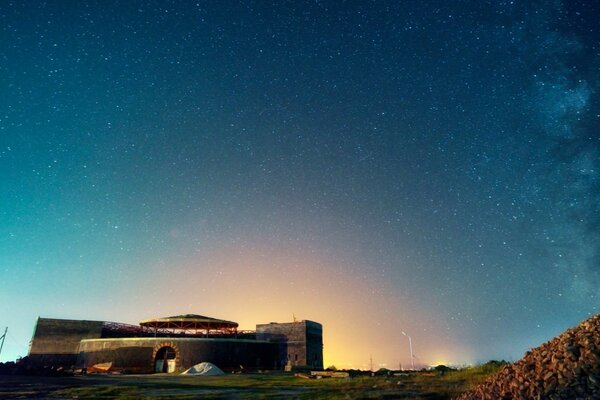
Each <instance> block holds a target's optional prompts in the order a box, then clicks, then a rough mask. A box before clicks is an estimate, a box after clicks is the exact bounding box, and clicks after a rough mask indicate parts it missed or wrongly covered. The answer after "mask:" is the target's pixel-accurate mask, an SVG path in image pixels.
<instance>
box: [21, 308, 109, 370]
mask: <svg viewBox="0 0 600 400" xmlns="http://www.w3.org/2000/svg"><path fill="white" fill-rule="evenodd" d="M102 327H103V322H101V321H78V320H68V319H53V318H38V321H37V324H36V327H35V332H34V334H33V338H32V340H31V348H30V350H29V361H30V362H31V363H32V364H33V365H38V366H46V365H47V366H55V367H66V368H68V367H71V366H73V365H75V363H76V360H77V353H78V350H79V342H80V341H81V340H82V339H90V338H100V337H101V336H102Z"/></svg>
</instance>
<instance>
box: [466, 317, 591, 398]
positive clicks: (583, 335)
mask: <svg viewBox="0 0 600 400" xmlns="http://www.w3.org/2000/svg"><path fill="white" fill-rule="evenodd" d="M476 399H477V400H483V399H486V400H487V399H490V400H491V399H549V400H556V399H585V400H592V399H600V314H598V315H596V316H594V317H592V318H590V319H588V320H586V321H584V322H582V323H581V324H579V325H578V326H576V327H575V328H572V329H569V330H567V331H565V332H564V333H563V334H561V335H560V336H558V337H555V338H554V339H552V340H550V341H549V342H546V343H544V344H543V345H541V346H540V347H537V348H535V349H533V350H531V351H528V352H527V353H526V354H525V357H523V358H522V359H521V360H519V361H518V362H516V363H514V364H511V365H507V366H505V367H504V368H503V369H501V370H500V371H499V372H498V373H497V374H496V375H494V376H492V377H490V378H488V379H487V380H486V381H485V382H484V383H482V384H481V385H479V386H477V387H476V388H475V389H473V390H471V391H469V392H467V393H463V394H462V395H461V396H459V397H458V398H457V400H476Z"/></svg>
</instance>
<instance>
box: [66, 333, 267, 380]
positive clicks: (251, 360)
mask: <svg viewBox="0 0 600 400" xmlns="http://www.w3.org/2000/svg"><path fill="white" fill-rule="evenodd" d="M163 347H171V348H172V349H174V350H175V353H176V357H175V368H176V370H177V371H181V370H184V369H187V368H190V367H192V366H194V365H196V364H198V363H200V362H204V361H207V362H211V363H213V364H215V365H216V366H218V367H219V368H221V369H224V370H227V369H236V370H239V369H240V368H243V369H245V370H256V369H273V368H274V365H275V363H276V359H277V352H278V345H277V344H276V343H270V342H267V341H259V340H243V339H210V338H177V337H171V338H118V339H90V340H82V341H81V345H80V347H79V358H78V361H77V367H79V368H91V367H93V366H94V365H97V364H104V363H109V362H110V363H112V365H111V369H112V370H117V371H124V372H137V373H152V372H155V366H156V364H155V361H156V354H157V353H158V351H159V350H160V349H161V348H163Z"/></svg>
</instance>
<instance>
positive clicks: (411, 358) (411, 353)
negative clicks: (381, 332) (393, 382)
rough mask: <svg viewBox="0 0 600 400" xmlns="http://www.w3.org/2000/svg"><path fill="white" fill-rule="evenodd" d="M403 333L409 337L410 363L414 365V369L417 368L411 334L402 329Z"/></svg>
mask: <svg viewBox="0 0 600 400" xmlns="http://www.w3.org/2000/svg"><path fill="white" fill-rule="evenodd" d="M402 334H403V335H404V336H406V337H407V338H408V348H409V349H410V365H411V367H412V370H413V371H414V370H415V356H414V354H413V351H412V339H411V337H410V336H408V334H407V333H406V332H404V331H402Z"/></svg>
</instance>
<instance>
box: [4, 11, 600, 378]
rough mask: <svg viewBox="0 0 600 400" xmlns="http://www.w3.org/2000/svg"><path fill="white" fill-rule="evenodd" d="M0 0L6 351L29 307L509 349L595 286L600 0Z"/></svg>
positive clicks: (337, 339) (551, 329) (383, 341)
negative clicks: (305, 323) (309, 323)
mask: <svg viewBox="0 0 600 400" xmlns="http://www.w3.org/2000/svg"><path fill="white" fill-rule="evenodd" d="M221 3H222V2H219V3H214V4H213V3H207V4H205V3H196V2H179V1H174V2H171V1H156V2H135V1H127V2H118V1H111V2H101V3H97V2H88V3H84V2H80V3H72V4H71V3H69V4H67V3H64V2H47V3H39V4H33V3H30V2H20V1H14V2H3V3H2V4H1V5H0V26H1V29H2V34H1V35H0V44H1V45H0V85H1V87H2V96H0V174H1V176H0V196H1V197H0V205H1V206H2V207H1V209H0V218H1V220H0V276H1V278H2V279H0V327H3V326H5V325H8V326H9V336H8V338H7V341H6V345H5V350H4V351H3V353H2V355H1V358H2V360H9V359H14V358H16V357H17V356H19V355H25V354H26V353H27V344H28V340H29V339H30V337H31V334H32V328H33V326H34V323H35V318H36V317H37V316H38V315H41V316H45V317H58V318H85V319H98V320H114V321H122V322H131V323H136V322H137V321H139V320H142V319H147V318H151V317H155V316H166V315H174V314H181V313H188V312H189V313H198V314H205V315H211V316H214V317H218V318H225V319H229V320H235V321H239V322H240V324H241V326H242V328H244V329H252V328H253V324H255V323H264V322H269V321H282V322H283V321H289V320H292V318H293V317H294V316H295V317H297V318H301V319H313V320H316V321H319V322H321V323H323V325H324V332H325V363H326V364H328V365H329V364H336V365H338V366H353V367H366V365H367V364H368V362H369V358H370V357H371V355H372V357H373V359H374V361H375V362H376V364H378V365H381V366H384V365H385V366H388V367H390V366H393V367H396V366H397V365H398V364H399V363H402V364H404V365H408V363H409V362H410V356H409V353H408V346H407V341H406V338H405V337H404V336H402V335H401V334H399V333H400V332H401V331H403V330H404V331H406V332H408V333H409V334H410V335H411V336H412V338H413V340H414V345H415V354H416V355H417V357H418V359H417V362H418V363H420V364H434V363H440V362H446V363H455V364H461V363H467V362H476V361H483V360H487V359H490V358H504V359H508V360H511V359H517V358H519V357H520V356H521V355H522V354H523V352H524V351H526V350H527V349H528V348H529V347H531V346H535V345H538V344H539V343H540V342H542V341H545V340H548V339H549V338H551V337H552V336H554V335H556V334H558V333H560V332H561V331H562V330H564V329H566V328H567V327H570V326H572V325H574V324H576V323H578V322H579V321H581V320H582V319H584V318H586V317H587V316H589V315H591V314H594V313H596V312H598V307H599V306H600V299H599V296H600V290H599V288H600V268H599V267H600V233H599V232H600V175H599V171H600V133H599V128H600V97H599V95H598V91H599V90H600V45H599V36H600V35H599V32H598V24H597V21H598V20H600V10H599V7H598V5H597V4H595V2H583V1H569V2H565V3H560V2H556V1H548V2H544V1H542V2H512V1H500V2H481V1H473V2H460V3H457V2H451V3H448V4H445V5H444V4H440V3H439V2H418V4H417V3H414V2H407V3H405V4H403V3H401V2H383V1H382V2H357V3H339V2H333V1H332V2H328V1H313V2H307V3H305V4H301V3H299V2H273V3H270V2H262V1H260V2H243V4H238V3H234V2H228V3H225V4H221Z"/></svg>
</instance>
